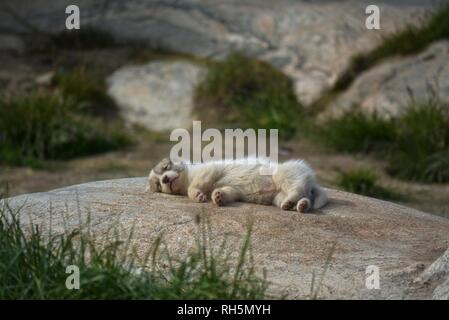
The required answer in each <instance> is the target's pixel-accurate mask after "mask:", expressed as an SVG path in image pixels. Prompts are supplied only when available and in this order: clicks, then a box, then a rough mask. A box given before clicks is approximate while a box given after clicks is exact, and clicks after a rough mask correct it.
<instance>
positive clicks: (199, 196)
mask: <svg viewBox="0 0 449 320" xmlns="http://www.w3.org/2000/svg"><path fill="white" fill-rule="evenodd" d="M195 199H196V201H198V202H206V201H207V197H206V195H205V194H204V193H202V192H201V191H197V192H196V194H195Z"/></svg>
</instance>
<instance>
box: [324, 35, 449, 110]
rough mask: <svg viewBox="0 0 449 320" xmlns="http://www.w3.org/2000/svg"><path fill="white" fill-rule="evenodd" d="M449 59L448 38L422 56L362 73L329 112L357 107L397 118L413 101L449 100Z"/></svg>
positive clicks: (390, 63)
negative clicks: (436, 98)
mask: <svg viewBox="0 0 449 320" xmlns="http://www.w3.org/2000/svg"><path fill="white" fill-rule="evenodd" d="M448 61H449V41H448V40H445V41H440V42H437V43H434V44H432V45H431V46H429V48H427V49H426V50H425V51H424V52H422V53H420V54H418V55H415V56H411V57H408V58H402V57H400V58H395V59H393V60H390V61H388V62H385V63H382V64H380V65H378V66H376V67H374V68H372V69H371V70H369V71H367V72H365V73H363V74H361V75H360V76H359V77H358V78H357V80H356V81H355V82H354V83H353V85H352V86H351V87H350V88H349V89H348V90H347V91H346V92H345V93H344V94H343V95H342V96H341V97H339V98H338V99H337V101H336V102H335V103H334V104H333V105H332V106H331V107H330V108H329V109H328V111H327V112H329V114H331V115H336V116H338V115H341V114H342V113H343V112H345V111H347V110H350V109H351V108H352V107H353V106H357V107H360V108H361V109H362V110H364V111H367V112H368V113H372V112H377V113H378V114H379V115H384V116H388V117H394V116H397V115H398V114H400V113H401V111H403V108H405V107H407V106H408V105H410V103H411V102H412V101H413V100H415V101H418V102H419V101H427V100H428V99H430V98H435V96H436V97H438V98H440V99H441V100H442V101H445V102H449V63H448ZM327 112H326V113H327Z"/></svg>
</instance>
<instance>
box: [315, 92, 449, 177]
mask: <svg viewBox="0 0 449 320" xmlns="http://www.w3.org/2000/svg"><path fill="white" fill-rule="evenodd" d="M406 110H407V111H405V113H404V114H402V115H400V116H399V117H397V118H391V119H385V118H380V117H378V116H377V115H376V114H374V115H368V114H364V113H362V112H361V111H352V112H348V113H346V114H345V115H343V116H342V117H341V118H339V119H331V120H328V121H327V122H326V123H325V124H323V125H322V127H321V129H317V132H318V134H317V135H318V136H319V137H320V140H321V141H322V142H324V143H326V144H327V145H328V146H331V147H332V148H334V149H335V150H338V151H344V152H351V153H354V152H360V153H371V154H373V155H375V156H377V157H379V158H382V159H385V160H386V161H387V163H388V172H389V173H390V174H391V175H393V176H395V177H399V178H402V179H407V180H412V181H420V182H439V183H444V182H448V181H449V169H448V168H449V166H448V164H449V160H448V157H447V155H448V154H449V104H448V103H445V102H442V101H438V100H435V99H432V100H429V101H427V102H421V103H416V102H414V103H412V105H411V106H409V107H408V108H407V109H406Z"/></svg>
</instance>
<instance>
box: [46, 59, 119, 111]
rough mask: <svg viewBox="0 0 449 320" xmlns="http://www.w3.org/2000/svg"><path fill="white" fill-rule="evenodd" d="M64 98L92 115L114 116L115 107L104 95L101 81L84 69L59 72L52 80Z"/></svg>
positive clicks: (104, 90) (103, 86)
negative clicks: (72, 101)
mask: <svg viewBox="0 0 449 320" xmlns="http://www.w3.org/2000/svg"><path fill="white" fill-rule="evenodd" d="M54 82H55V84H56V86H57V87H58V88H59V89H60V90H61V92H62V94H63V95H64V97H68V98H70V99H72V100H74V101H75V102H76V104H77V106H78V107H80V108H82V109H83V111H86V112H89V113H91V114H93V115H108V114H111V115H115V114H116V113H117V107H116V105H115V104H114V101H113V100H112V99H111V98H110V97H109V96H108V94H107V93H106V84H105V82H104V80H103V79H101V78H98V77H96V76H95V75H93V74H92V73H91V72H88V71H87V70H86V68H85V67H80V68H75V69H73V70H67V71H60V72H59V73H58V74H56V76H55V78H54Z"/></svg>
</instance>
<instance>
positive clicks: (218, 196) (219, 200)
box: [212, 190, 224, 207]
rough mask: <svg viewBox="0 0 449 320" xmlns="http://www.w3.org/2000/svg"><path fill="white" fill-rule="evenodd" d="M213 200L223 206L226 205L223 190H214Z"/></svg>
mask: <svg viewBox="0 0 449 320" xmlns="http://www.w3.org/2000/svg"><path fill="white" fill-rule="evenodd" d="M212 202H213V203H215V204H216V205H217V206H219V207H221V206H222V205H224V195H223V193H222V192H221V191H218V190H215V191H214V192H212Z"/></svg>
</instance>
